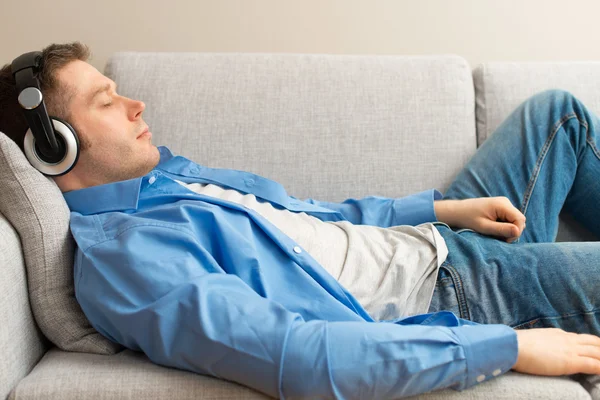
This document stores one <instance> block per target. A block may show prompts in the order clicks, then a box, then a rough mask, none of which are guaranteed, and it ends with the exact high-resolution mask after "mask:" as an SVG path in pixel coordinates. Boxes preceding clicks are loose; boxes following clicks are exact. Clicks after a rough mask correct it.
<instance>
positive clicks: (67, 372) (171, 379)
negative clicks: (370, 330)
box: [9, 348, 590, 400]
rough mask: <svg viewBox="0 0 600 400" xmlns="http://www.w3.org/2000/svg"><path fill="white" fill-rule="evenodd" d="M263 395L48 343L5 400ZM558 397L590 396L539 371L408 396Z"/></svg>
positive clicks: (127, 354) (426, 399)
mask: <svg viewBox="0 0 600 400" xmlns="http://www.w3.org/2000/svg"><path fill="white" fill-rule="evenodd" d="M166 398H170V399H190V400H191V399H194V400H199V399H211V400H217V399H267V398H270V397H267V396H265V395H263V394H261V393H259V392H256V391H254V390H252V389H250V388H246V387H245V386H241V385H238V384H237V383H233V382H229V381H225V380H221V379H215V378H212V377H208V376H203V375H198V374H195V373H192V372H187V371H182V370H178V369H174V368H167V367H163V366H159V365H156V364H154V363H152V362H151V361H150V360H149V359H148V358H147V357H146V356H145V355H143V354H142V353H137V352H133V351H131V350H125V351H123V352H121V353H118V354H116V355H111V356H104V355H95V354H80V353H67V352H64V351H61V350H58V349H56V348H53V349H50V350H49V351H48V353H46V355H45V356H44V358H43V359H42V360H41V361H40V363H39V364H38V365H37V366H36V367H35V369H34V370H33V371H32V372H31V373H30V374H29V376H27V377H26V378H25V379H23V380H22V381H21V382H20V383H19V385H18V386H17V387H16V388H15V390H14V391H13V392H12V393H11V395H10V396H9V400H17V399H18V400H34V399H44V400H53V399H57V400H58V399H60V400H70V399H73V400H74V399H89V400H96V399H106V400H113V399H114V400H116V399H147V400H151V399H166ZM465 398H467V399H470V400H478V399H506V400H516V399H533V398H535V399H557V400H559V399H560V400H564V399H569V400H576V399H585V400H589V399H590V395H589V393H588V392H587V391H586V390H585V389H584V388H583V387H582V386H581V385H580V384H579V383H577V382H575V381H574V380H572V379H570V378H568V377H541V376H533V375H525V374H520V373H518V372H514V371H510V372H508V373H506V374H504V375H502V376H500V377H498V378H496V379H491V380H489V381H487V382H484V383H481V384H479V385H477V386H474V387H472V388H469V389H467V390H465V391H462V392H458V391H454V390H451V389H447V390H440V391H436V392H430V393H426V394H422V395H418V396H413V397H411V399H416V400H442V399H456V400H462V399H465Z"/></svg>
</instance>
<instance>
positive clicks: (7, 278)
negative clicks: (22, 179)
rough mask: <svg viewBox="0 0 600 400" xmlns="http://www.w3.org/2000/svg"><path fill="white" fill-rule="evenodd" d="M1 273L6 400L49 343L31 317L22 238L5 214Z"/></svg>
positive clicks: (0, 228)
mask: <svg viewBox="0 0 600 400" xmlns="http://www.w3.org/2000/svg"><path fill="white" fill-rule="evenodd" d="M0 196H2V194H0ZM0 271H1V272H0V274H1V278H0V349H2V350H1V353H0V399H5V398H6V396H8V393H9V392H10V390H11V389H12V388H13V387H14V386H15V385H16V384H17V383H18V382H19V381H20V380H21V379H23V378H24V377H25V376H26V375H27V374H28V373H29V371H31V369H32V368H33V367H34V366H35V364H36V363H37V362H38V361H39V360H40V358H41V357H42V355H43V354H44V353H45V352H46V350H47V349H48V343H47V341H46V339H45V338H44V336H43V335H42V333H41V332H40V331H39V328H38V327H37V325H36V324H35V321H34V319H33V315H32V314H31V308H30V306H29V296H28V295H27V276H26V274H25V265H24V261H23V254H22V253H21V244H20V241H19V235H18V234H17V232H16V231H15V229H14V228H13V227H12V225H11V224H10V223H9V222H8V221H7V220H6V218H4V216H3V215H2V214H0Z"/></svg>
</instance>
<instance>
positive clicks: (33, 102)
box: [11, 51, 60, 158]
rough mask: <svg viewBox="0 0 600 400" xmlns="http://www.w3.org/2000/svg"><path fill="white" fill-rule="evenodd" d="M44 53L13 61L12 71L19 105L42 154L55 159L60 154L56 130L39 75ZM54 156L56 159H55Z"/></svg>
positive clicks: (33, 53)
mask: <svg viewBox="0 0 600 400" xmlns="http://www.w3.org/2000/svg"><path fill="white" fill-rule="evenodd" d="M41 63H42V53H41V52H39V51H32V52H29V53H25V54H22V55H20V56H19V57H17V58H16V59H14V60H13V62H12V65H11V71H12V73H13V75H14V77H15V82H16V84H17V91H18V93H19V97H18V100H19V104H20V105H21V108H22V109H23V112H24V113H25V119H26V120H27V123H28V124H29V127H30V128H31V133H33V136H34V137H35V139H36V142H37V144H38V146H39V149H40V152H41V153H42V154H43V155H44V156H46V157H48V158H54V157H56V156H57V155H58V153H60V149H59V145H58V142H57V141H56V136H55V135H54V129H52V123H51V122H50V117H49V116H48V111H47V110H46V104H45V103H44V101H43V100H44V96H43V95H42V90H41V88H40V82H39V81H38V79H37V75H38V73H39V72H40V70H41V67H42V65H41ZM53 156H54V157H53Z"/></svg>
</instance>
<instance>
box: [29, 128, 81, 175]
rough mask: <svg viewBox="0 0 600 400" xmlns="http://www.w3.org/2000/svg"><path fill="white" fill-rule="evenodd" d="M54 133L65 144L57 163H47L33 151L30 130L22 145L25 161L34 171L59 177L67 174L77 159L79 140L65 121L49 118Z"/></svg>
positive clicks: (32, 139) (33, 145) (33, 146)
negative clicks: (63, 154)
mask: <svg viewBox="0 0 600 400" xmlns="http://www.w3.org/2000/svg"><path fill="white" fill-rule="evenodd" d="M50 120H51V121H52V125H53V126H54V132H55V133H57V134H59V135H60V136H62V138H63V140H64V142H65V147H66V150H65V156H64V157H63V158H62V160H60V161H59V162H58V163H54V164H53V163H48V162H46V161H44V160H42V159H41V158H40V156H39V155H38V154H37V151H36V150H35V137H34V136H33V133H31V128H30V129H28V130H27V133H26V134H25V141H24V144H23V147H24V150H25V155H26V156H27V159H28V160H29V162H30V163H31V165H33V166H34V168H35V169H37V170H38V171H40V172H41V173H43V174H44V175H48V176H60V175H64V174H66V173H67V172H69V171H70V170H71V169H73V167H74V166H75V164H76V163H77V160H78V159H79V138H77V134H76V133H75V130H74V129H73V128H72V127H71V125H69V124H68V123H67V122H66V121H63V120H61V119H60V118H56V117H51V118H50Z"/></svg>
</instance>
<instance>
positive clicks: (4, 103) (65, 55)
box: [0, 42, 91, 151]
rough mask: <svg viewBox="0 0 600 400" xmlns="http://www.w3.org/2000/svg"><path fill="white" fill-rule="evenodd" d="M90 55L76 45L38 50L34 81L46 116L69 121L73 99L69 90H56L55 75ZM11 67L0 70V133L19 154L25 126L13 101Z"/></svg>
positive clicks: (86, 59)
mask: <svg viewBox="0 0 600 400" xmlns="http://www.w3.org/2000/svg"><path fill="white" fill-rule="evenodd" d="M90 55H91V53H90V49H89V47H88V46H86V45H85V44H82V43H80V42H72V43H65V44H56V43H55V44H51V45H49V46H48V47H46V48H45V49H43V50H42V69H41V72H40V73H39V74H38V80H39V81H40V89H41V90H42V95H43V96H44V103H45V104H46V109H47V111H48V115H51V116H55V117H58V118H61V119H63V120H65V121H67V122H68V121H69V119H70V115H69V109H68V104H69V102H70V99H71V97H72V96H73V92H72V91H73V88H67V87H59V85H58V79H57V77H56V75H57V71H58V70H59V69H61V68H62V67H64V66H65V65H67V64H68V63H70V62H71V61H75V60H81V61H88V59H89V58H90ZM15 58H16V56H15ZM11 63H12V60H11ZM11 63H9V64H6V65H5V66H3V67H2V69H0V132H2V133H4V134H5V135H7V136H8V137H10V138H11V139H12V140H14V141H15V142H16V143H17V144H18V145H19V147H20V148H21V151H23V140H24V138H25V133H27V129H29V126H28V125H27V120H26V119H25V115H24V114H23V111H22V109H21V107H20V106H19V103H18V100H17V96H18V93H17V88H16V83H15V78H14V76H13V75H12V72H11V69H10V67H11Z"/></svg>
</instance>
